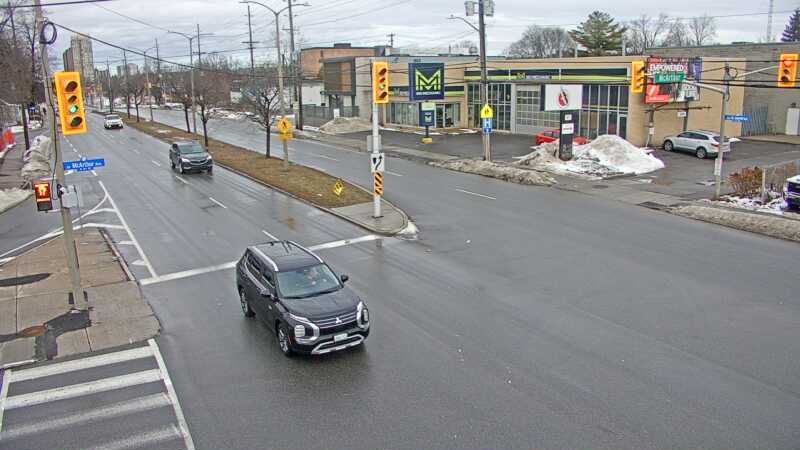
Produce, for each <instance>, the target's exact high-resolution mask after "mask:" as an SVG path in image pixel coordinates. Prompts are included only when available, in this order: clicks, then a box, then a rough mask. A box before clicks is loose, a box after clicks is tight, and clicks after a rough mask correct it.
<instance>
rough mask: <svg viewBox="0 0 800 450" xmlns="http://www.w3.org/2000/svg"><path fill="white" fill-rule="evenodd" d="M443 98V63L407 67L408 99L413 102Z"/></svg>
mask: <svg viewBox="0 0 800 450" xmlns="http://www.w3.org/2000/svg"><path fill="white" fill-rule="evenodd" d="M443 98H444V63H410V64H409V65H408V99H409V100H411V101H412V102H413V101H427V100H441V99H443Z"/></svg>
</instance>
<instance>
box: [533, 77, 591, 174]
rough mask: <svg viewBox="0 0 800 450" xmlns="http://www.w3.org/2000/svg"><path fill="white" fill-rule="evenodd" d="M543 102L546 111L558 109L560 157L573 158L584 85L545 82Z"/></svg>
mask: <svg viewBox="0 0 800 450" xmlns="http://www.w3.org/2000/svg"><path fill="white" fill-rule="evenodd" d="M541 98H543V99H544V101H542V102H541V105H542V109H543V110H544V111H558V112H559V113H560V116H559V119H560V120H559V130H558V132H559V139H558V157H559V158H560V159H561V160H562V161H569V160H570V159H572V139H573V136H575V116H576V115H577V111H579V110H580V109H581V106H582V105H583V85H580V84H545V85H542V94H541Z"/></svg>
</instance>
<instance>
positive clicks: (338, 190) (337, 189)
mask: <svg viewBox="0 0 800 450" xmlns="http://www.w3.org/2000/svg"><path fill="white" fill-rule="evenodd" d="M342 191H344V183H342V180H341V178H337V179H336V183H333V193H334V194H336V196H337V197H339V196H341V195H342Z"/></svg>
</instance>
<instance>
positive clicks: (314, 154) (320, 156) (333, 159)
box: [308, 152, 339, 162]
mask: <svg viewBox="0 0 800 450" xmlns="http://www.w3.org/2000/svg"><path fill="white" fill-rule="evenodd" d="M308 154H309V155H311V156H316V157H317V158H323V159H329V160H331V161H336V162H339V160H338V159H336V158H331V157H330V156H325V155H320V154H318V153H311V152H309V153H308Z"/></svg>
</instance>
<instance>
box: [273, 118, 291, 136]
mask: <svg viewBox="0 0 800 450" xmlns="http://www.w3.org/2000/svg"><path fill="white" fill-rule="evenodd" d="M275 128H277V129H278V131H279V132H280V133H281V134H286V133H288V132H289V130H291V129H292V122H289V119H287V118H286V117H285V116H284V117H281V120H279V121H278V123H277V124H275Z"/></svg>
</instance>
